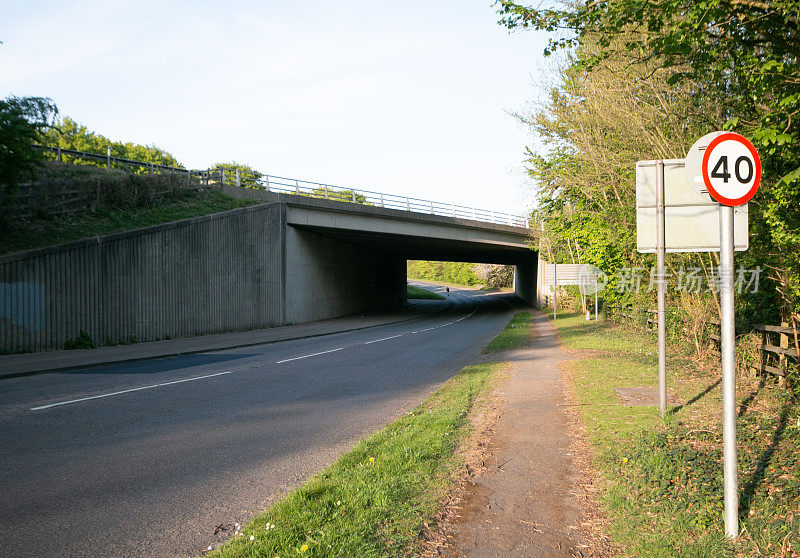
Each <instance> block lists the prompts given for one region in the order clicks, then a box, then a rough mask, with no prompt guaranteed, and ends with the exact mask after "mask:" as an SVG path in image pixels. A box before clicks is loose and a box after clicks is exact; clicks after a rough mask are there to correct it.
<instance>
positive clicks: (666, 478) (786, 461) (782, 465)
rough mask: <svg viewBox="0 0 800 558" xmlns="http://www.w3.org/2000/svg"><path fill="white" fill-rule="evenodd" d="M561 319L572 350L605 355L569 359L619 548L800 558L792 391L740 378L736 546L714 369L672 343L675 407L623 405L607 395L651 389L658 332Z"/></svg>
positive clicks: (799, 433)
mask: <svg viewBox="0 0 800 558" xmlns="http://www.w3.org/2000/svg"><path fill="white" fill-rule="evenodd" d="M556 325H557V327H558V329H559V334H560V337H561V339H562V341H563V342H564V344H565V345H566V346H567V347H569V348H572V349H581V350H585V349H593V350H597V351H602V352H601V353H595V354H592V355H589V356H587V357H586V358H583V359H581V360H577V361H572V362H571V363H570V365H569V366H570V373H571V376H572V381H573V385H574V388H575V394H576V397H577V398H578V402H579V404H580V412H581V416H582V420H583V422H584V424H585V426H586V429H587V432H588V434H589V438H590V441H591V443H592V445H593V447H594V450H595V455H596V465H597V467H598V468H599V470H600V471H601V473H602V474H603V477H604V479H605V487H604V491H603V497H602V503H603V505H604V507H605V509H606V510H607V512H608V514H609V516H610V518H611V526H610V535H611V536H612V539H613V541H614V542H615V544H616V545H618V546H619V547H620V548H621V549H622V553H623V555H626V556H676V555H686V556H798V555H800V536H799V534H798V533H799V532H800V457H799V456H800V413H799V412H798V405H797V400H796V397H795V396H794V394H793V393H792V391H791V390H790V389H788V388H787V387H786V386H784V385H780V384H779V383H778V382H777V381H776V380H774V379H771V378H760V377H758V376H755V375H750V374H748V373H740V375H739V381H738V394H737V400H738V402H739V411H740V415H739V420H738V426H739V435H738V440H739V444H738V448H739V489H740V495H741V498H740V526H741V528H742V534H741V536H740V537H738V539H737V540H736V541H735V542H733V543H731V542H729V541H727V540H726V539H725V538H724V534H723V522H722V465H721V461H722V435H721V416H720V415H721V393H720V387H719V385H718V382H717V377H718V375H719V369H718V367H717V366H715V365H708V364H703V363H702V362H696V361H693V360H691V359H690V358H689V356H688V355H687V353H685V352H684V351H683V349H682V347H681V346H680V344H679V343H678V341H677V340H672V342H671V343H670V349H669V350H668V387H669V389H670V392H671V393H673V394H674V395H675V396H676V397H677V398H678V400H679V401H680V402H681V403H680V404H678V405H676V406H674V407H672V408H671V409H670V411H669V412H668V413H667V416H666V417H665V420H664V421H662V420H661V419H660V418H659V417H658V411H657V409H656V408H655V407H626V406H624V405H622V404H621V402H620V400H619V399H618V397H617V396H616V393H615V392H614V391H613V390H614V388H615V387H631V386H655V385H656V384H657V379H656V378H657V353H656V339H655V336H654V335H653V334H651V333H647V332H642V331H635V330H631V329H628V328H625V327H623V326H619V325H614V324H609V323H607V322H601V323H599V324H597V323H594V322H586V321H585V319H584V318H583V316H580V315H574V314H573V315H563V316H562V315H561V314H559V319H558V320H557V322H556Z"/></svg>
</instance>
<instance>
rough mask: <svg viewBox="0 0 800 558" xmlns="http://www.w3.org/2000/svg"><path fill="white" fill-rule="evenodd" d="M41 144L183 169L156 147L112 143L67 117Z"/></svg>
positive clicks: (137, 170)
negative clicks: (107, 151) (108, 152)
mask: <svg viewBox="0 0 800 558" xmlns="http://www.w3.org/2000/svg"><path fill="white" fill-rule="evenodd" d="M42 141H43V143H44V144H45V145H49V146H51V147H61V148H62V149H73V150H75V151H85V152H87V153H98V154H105V153H106V149H107V148H108V147H110V148H111V155H112V156H113V157H120V158H123V159H130V160H132V161H141V162H144V163H153V164H154V165H164V166H168V167H177V168H183V166H182V165H181V164H180V163H179V162H178V160H177V159H176V158H175V157H174V156H172V155H171V154H170V153H167V152H166V151H164V150H163V149H161V148H159V147H156V146H155V145H139V144H137V143H131V142H120V141H112V140H110V139H108V138H107V137H105V136H103V135H100V134H97V133H95V132H93V131H91V130H89V129H88V128H87V127H86V126H84V125H83V124H79V123H77V122H75V121H74V120H73V119H71V118H69V117H64V119H63V120H61V122H59V123H58V125H56V126H52V127H51V128H49V129H48V130H47V133H46V134H45V136H44V138H43V140H42ZM63 160H64V161H65V162H73V163H79V164H81V165H92V166H97V167H105V163H103V162H102V161H95V160H93V159H81V158H79V157H71V156H68V155H64V156H63ZM128 170H130V171H131V172H135V173H146V172H149V170H148V169H147V168H144V167H141V168H135V167H132V168H130V169H128Z"/></svg>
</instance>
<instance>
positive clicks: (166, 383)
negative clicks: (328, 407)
mask: <svg viewBox="0 0 800 558" xmlns="http://www.w3.org/2000/svg"><path fill="white" fill-rule="evenodd" d="M467 297H468V298H470V299H472V297H469V296H468V295H467ZM477 311H478V308H477V307H476V308H475V309H474V310H473V311H472V312H470V313H469V314H467V315H466V316H462V317H461V318H459V319H457V320H454V321H452V322H447V323H445V324H440V325H438V326H434V327H429V328H426V329H421V330H419V331H412V332H411V333H412V334H415V333H422V332H423V331H431V330H433V329H439V328H440V327H447V326H451V325H453V324H456V323H458V322H460V321H461V320H465V319H467V318H469V317H471V316H472V315H473V314H475V312H477ZM403 335H404V334H402V333H401V334H398V335H392V336H390V337H383V338H382V339H375V340H373V341H367V342H365V343H364V345H370V344H372V343H378V342H380V341H388V340H389V339H396V338H397V337H402V336H403ZM344 349H345V347H339V348H337V349H330V350H328V351H320V352H318V353H311V354H310V355H302V356H298V357H292V358H286V359H283V360H279V361H277V362H276V363H275V364H283V363H284V362H291V361H293V360H300V359H304V358H309V357H314V356H319V355H325V354H328V353H335V352H336V351H341V350H344ZM237 371H238V370H226V371H224V372H216V373H214V374H204V375H203V376H193V377H191V378H183V379H182V380H172V381H170V382H161V383H158V384H150V385H148V386H141V387H136V388H131V389H123V390H120V391H112V392H110V393H103V394H100V395H92V396H90V397H81V398H79V399H70V400H69V401H60V402H58V403H50V404H49V405H41V406H39V407H32V408H31V409H30V410H31V411H41V410H44V409H51V408H53V407H60V406H62V405H70V404H72V403H80V402H82V401H91V400H93V399H102V398H104V397H114V396H115V395H122V394H125V393H132V392H135V391H142V390H145V389H153V388H157V387H164V386H171V385H174V384H182V383H184V382H194V381H197V380H205V379H206V378H213V377H215V376H224V375H226V374H233V373H234V372H237Z"/></svg>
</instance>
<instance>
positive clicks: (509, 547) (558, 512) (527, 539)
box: [438, 312, 593, 557]
mask: <svg viewBox="0 0 800 558" xmlns="http://www.w3.org/2000/svg"><path fill="white" fill-rule="evenodd" d="M533 328H534V336H533V341H532V343H531V347H530V349H527V350H517V351H509V352H507V353H498V354H496V355H492V358H491V360H498V361H509V362H512V363H513V364H514V369H513V371H512V373H511V376H510V378H509V379H508V380H507V381H506V382H504V383H503V384H502V386H500V387H499V388H498V390H499V392H498V394H497V395H498V396H499V401H498V400H496V403H495V404H496V408H497V410H498V411H499V412H498V415H499V417H496V422H495V423H494V425H493V427H492V430H493V433H492V434H491V437H490V442H489V445H488V448H487V450H486V451H485V452H484V455H483V458H482V462H483V465H484V466H483V468H482V470H481V471H480V472H479V473H477V474H476V476H474V477H472V478H471V479H470V480H469V481H468V482H467V483H466V489H465V493H464V494H463V498H462V500H461V501H460V502H458V503H457V507H456V508H454V509H455V511H454V512H452V513H451V514H449V515H450V517H449V521H448V523H449V525H448V526H447V527H446V528H445V529H446V537H447V543H446V545H444V548H442V547H440V548H439V551H438V552H439V553H440V554H442V555H445V556H451V557H455V556H459V557H461V556H467V557H489V556H531V557H549V556H554V557H561V556H564V557H573V556H588V555H591V554H593V553H592V552H590V551H588V550H587V548H588V547H587V545H586V544H585V541H584V540H583V538H582V536H581V534H580V532H581V530H580V527H579V525H580V521H581V512H580V507H581V506H580V504H579V501H581V500H582V498H581V497H580V495H579V493H580V489H579V488H578V484H579V483H578V477H579V471H578V467H577V465H576V459H575V457H574V456H573V452H574V451H575V447H576V445H575V440H574V439H573V437H571V436H570V427H571V423H570V421H571V420H572V419H571V418H570V416H569V414H568V412H567V408H568V402H567V399H566V397H567V396H566V395H565V392H564V386H563V384H562V381H561V377H560V374H559V368H558V365H559V363H560V362H561V361H563V360H566V359H567V358H568V356H567V355H566V354H565V353H564V352H563V351H562V350H561V348H560V346H559V343H558V338H557V335H556V330H555V328H554V327H553V325H552V324H551V322H550V321H549V320H548V319H547V318H546V317H545V316H544V315H543V314H540V313H538V312H534V325H533Z"/></svg>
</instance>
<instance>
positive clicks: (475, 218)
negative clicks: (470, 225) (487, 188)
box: [472, 207, 478, 221]
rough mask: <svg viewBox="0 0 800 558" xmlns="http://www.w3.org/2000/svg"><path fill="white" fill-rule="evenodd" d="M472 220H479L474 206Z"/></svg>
mask: <svg viewBox="0 0 800 558" xmlns="http://www.w3.org/2000/svg"><path fill="white" fill-rule="evenodd" d="M472 220H473V221H477V220H478V218H477V217H476V216H475V208H474V207H473V208H472Z"/></svg>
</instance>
